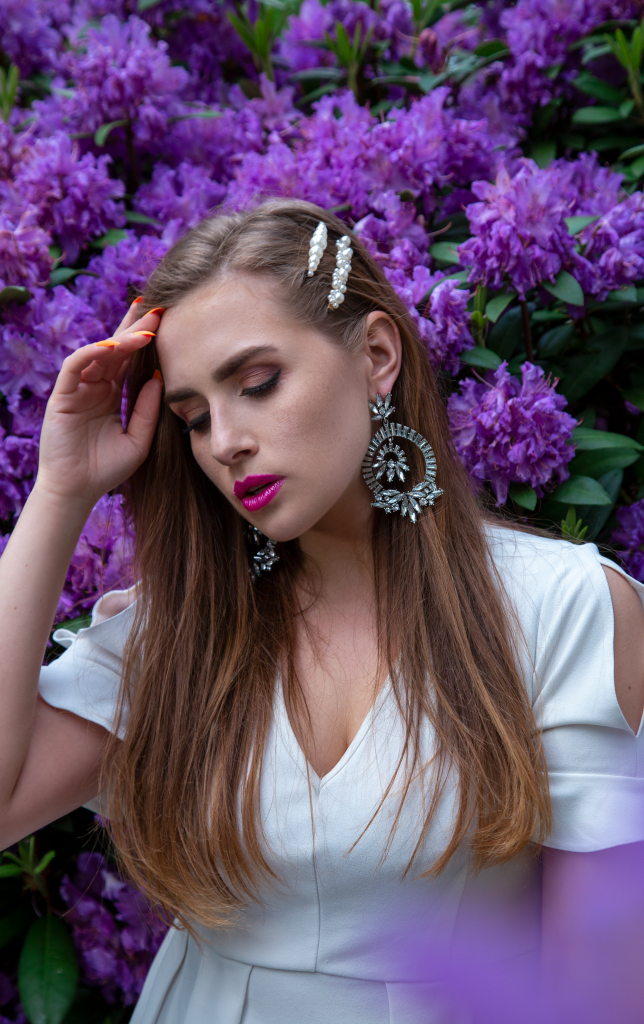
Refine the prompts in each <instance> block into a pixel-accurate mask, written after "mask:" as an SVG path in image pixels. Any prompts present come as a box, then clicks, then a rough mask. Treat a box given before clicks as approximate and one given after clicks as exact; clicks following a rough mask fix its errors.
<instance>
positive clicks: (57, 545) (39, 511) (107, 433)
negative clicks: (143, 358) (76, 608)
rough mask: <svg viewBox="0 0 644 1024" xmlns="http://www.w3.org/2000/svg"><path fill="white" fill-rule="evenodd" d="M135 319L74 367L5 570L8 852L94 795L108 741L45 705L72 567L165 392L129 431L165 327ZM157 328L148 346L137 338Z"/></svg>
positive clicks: (149, 388)
mask: <svg viewBox="0 0 644 1024" xmlns="http://www.w3.org/2000/svg"><path fill="white" fill-rule="evenodd" d="M135 320H136V313H135V312H133V311H130V312H129V313H128V314H127V316H126V318H125V320H124V321H123V324H122V325H121V328H120V330H119V333H118V335H117V337H118V339H119V343H118V344H117V345H114V346H112V347H102V346H98V345H88V346H86V347H85V348H82V349H79V350H78V351H77V352H74V353H73V354H72V355H71V356H68V358H67V359H66V360H65V362H64V363H63V367H62V369H61V372H60V375H59V377H58V380H57V381H56V385H55V388H54V391H53V393H52V396H51V398H50V400H49V402H48V404H47V410H46V413H45V419H44V423H43V430H42V434H41V445H40V460H39V468H38V477H37V480H36V483H35V485H34V488H33V491H32V493H31V495H30V496H29V498H28V500H27V502H26V504H25V507H24V509H23V511H22V513H21V515H20V517H19V519H18V522H17V523H16V526H15V529H14V531H13V533H12V535H11V537H10V539H9V543H8V545H7V547H6V550H5V552H4V554H3V556H2V558H1V559H0V622H1V623H2V632H1V635H0V848H4V847H6V846H7V845H9V844H11V843H13V842H15V841H16V840H17V839H20V838H22V837H23V836H24V835H25V834H27V833H28V832H29V831H31V830H33V829H34V828H37V827H39V826H41V825H44V824H46V822H48V821H52V820H54V819H55V818H57V817H60V815H61V814H63V813H65V812H66V811H67V810H70V809H71V808H72V807H77V806H78V805H79V804H80V803H82V802H84V801H85V800H87V799H88V798H89V797H90V796H92V795H94V793H95V790H96V785H97V771H98V765H99V763H100V756H101V752H102V748H103V743H104V740H105V736H106V733H105V730H104V729H102V728H101V727H100V726H95V725H92V724H90V723H88V722H85V721H83V720H82V719H80V718H77V717H76V716H75V715H72V714H69V713H66V712H59V711H55V710H54V709H53V708H50V707H49V706H48V705H46V704H44V703H43V702H42V701H37V688H38V677H39V673H40V666H41V664H42V658H43V654H44V651H45V646H46V643H47V638H48V636H49V632H50V630H51V626H52V622H53V619H54V615H55V613H56V607H57V604H58V600H59V597H60V593H61V590H62V587H63V584H64V581H65V575H66V572H67V568H68V566H69V562H70V559H71V556H72V553H73V551H74V548H75V546H76V544H77V542H78V538H79V536H80V533H81V530H82V528H83V525H84V523H85V521H86V519H87V516H88V515H89V513H90V511H91V510H92V508H93V506H94V504H95V503H96V501H97V500H98V499H99V498H100V497H101V495H102V494H104V493H105V492H106V491H108V490H111V489H112V488H114V487H116V486H118V484H120V483H121V482H122V481H123V480H125V479H127V477H128V476H130V475H131V473H132V472H133V471H134V470H135V469H136V468H137V466H138V465H140V463H141V462H142V461H143V459H144V458H145V457H146V455H147V453H148V451H149V448H150V444H151V442H152V437H153V434H154V429H155V426H156V421H157V417H158V409H159V402H160V397H161V385H160V383H159V382H158V381H156V380H155V381H150V382H148V384H146V385H145V387H144V388H143V390H142V391H141V395H140V396H139V401H138V402H137V406H136V409H135V411H134V414H133V416H132V419H131V421H130V424H129V427H128V431H127V432H125V431H123V429H122V426H121V421H120V402H121V390H122V381H123V378H124V376H125V372H126V369H127V361H128V358H129V356H130V355H131V354H132V352H134V351H135V350H136V349H137V348H139V347H141V346H142V345H143V344H147V342H148V341H149V333H148V332H149V329H150V328H151V327H155V326H156V324H157V323H158V318H157V317H156V315H153V314H147V316H146V317H143V318H142V319H141V320H140V321H138V323H137V322H135ZM139 327H142V328H147V329H148V332H146V334H144V335H140V334H139V335H137V334H135V333H134V332H135V331H136V330H137V329H138V328H139Z"/></svg>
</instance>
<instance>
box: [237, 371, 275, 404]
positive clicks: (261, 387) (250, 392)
mask: <svg viewBox="0 0 644 1024" xmlns="http://www.w3.org/2000/svg"><path fill="white" fill-rule="evenodd" d="M281 373H282V371H281V370H276V371H275V373H274V374H273V375H272V377H269V378H268V380H265V381H262V383H261V384H255V385H254V386H253V387H252V388H244V389H243V391H242V395H243V396H244V397H245V398H246V397H250V398H253V397H255V398H259V397H260V396H261V395H266V394H268V392H269V391H272V390H273V388H274V387H275V386H276V384H277V382H278V380H279V379H280V376H281Z"/></svg>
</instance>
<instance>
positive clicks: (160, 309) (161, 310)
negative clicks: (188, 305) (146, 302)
mask: <svg viewBox="0 0 644 1024" xmlns="http://www.w3.org/2000/svg"><path fill="white" fill-rule="evenodd" d="M164 312H165V306H155V307H154V309H149V310H148V312H147V313H146V314H145V315H146V316H147V315H148V314H149V313H158V314H159V315H160V314H161V313H164Z"/></svg>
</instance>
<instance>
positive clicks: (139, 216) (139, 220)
mask: <svg viewBox="0 0 644 1024" xmlns="http://www.w3.org/2000/svg"><path fill="white" fill-rule="evenodd" d="M125 219H126V221H127V222H128V224H154V226H155V227H160V226H161V222H160V221H158V220H156V219H155V218H154V217H148V215H147V214H146V213H137V211H136V210H126V211H125Z"/></svg>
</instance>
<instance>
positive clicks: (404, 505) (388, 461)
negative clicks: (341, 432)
mask: <svg viewBox="0 0 644 1024" xmlns="http://www.w3.org/2000/svg"><path fill="white" fill-rule="evenodd" d="M369 408H370V410H371V413H372V416H371V418H372V419H373V420H376V421H378V420H380V421H381V422H382V426H381V428H380V430H379V431H378V433H377V434H375V435H374V437H373V438H372V441H371V444H370V445H369V447H368V448H367V454H366V455H365V457H364V459H363V461H362V476H363V477H364V481H365V483H366V485H367V487H369V488H370V489H371V490H372V491H373V493H374V494H375V496H376V500H375V501H373V502H372V503H371V504H372V505H373V507H374V508H381V509H383V511H385V512H400V514H401V515H403V516H409V518H410V519H411V521H412V523H415V522H416V520H417V519H418V516H419V515H420V513H421V512H422V510H423V508H426V507H427V505H433V504H434V501H435V500H436V498H438V497H439V496H440V495H441V494H442V493H443V492H442V490H441V489H440V488H439V487H436V456H435V455H434V449H433V448H432V446H431V445H430V444H429V442H428V441H426V440H425V438H424V437H423V436H422V434H419V433H418V432H417V431H415V430H412V429H411V427H405V426H403V425H402V423H389V422H388V420H389V417H390V416H391V414H392V413H393V412H394V411H395V406H393V405H392V404H391V392H390V393H389V394H388V395H387V397H386V398H385V399H384V401H383V399H382V397H381V396H380V395H377V396H376V402H375V404H374V403H373V402H369ZM395 437H404V438H406V439H407V440H408V441H411V442H412V443H413V444H415V445H416V447H417V448H419V449H420V451H421V452H422V454H423V458H424V459H425V478H424V480H421V482H420V483H419V484H416V486H415V487H412V489H411V490H410V491H398V490H396V488H394V487H391V488H389V489H387V490H385V488H384V487H383V485H382V484H381V483H379V481H380V480H382V479H383V477H384V478H386V481H387V483H392V481H394V480H395V479H396V478H398V480H400V481H401V482H403V483H404V480H405V476H406V475H407V473H408V472H409V464H408V462H407V459H406V458H405V453H404V451H403V450H402V448H401V447H400V445H398V444H395V443H394V440H393V439H394V438H395Z"/></svg>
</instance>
